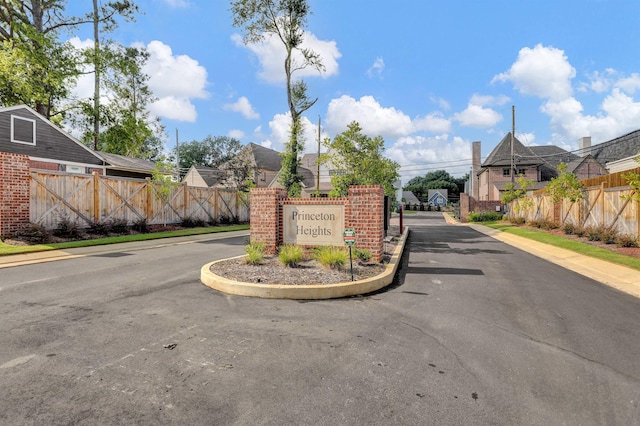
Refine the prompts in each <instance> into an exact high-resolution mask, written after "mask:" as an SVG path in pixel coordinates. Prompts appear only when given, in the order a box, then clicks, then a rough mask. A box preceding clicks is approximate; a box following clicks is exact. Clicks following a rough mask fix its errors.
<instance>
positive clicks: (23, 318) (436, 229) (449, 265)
mask: <svg viewBox="0 0 640 426" xmlns="http://www.w3.org/2000/svg"><path fill="white" fill-rule="evenodd" d="M405 223H406V224H408V225H409V226H410V227H411V234H410V237H409V242H408V245H407V248H406V250H405V256H404V257H403V264H402V266H401V269H400V272H399V275H398V277H397V280H396V282H395V283H394V284H393V285H392V287H391V288H388V289H386V290H385V291H382V292H378V293H376V294H373V295H368V296H364V297H356V298H348V299H340V300H327V301H316V302H299V301H291V300H271V299H254V298H245V297H238V296H228V295H224V294H221V293H218V292H216V291H214V290H212V289H210V288H208V287H205V286H204V285H202V284H200V282H199V269H200V267H201V266H202V265H203V264H205V263H207V262H209V261H211V260H214V259H217V258H223V257H230V256H233V255H237V254H241V253H242V251H243V245H244V243H245V239H244V238H242V237H236V238H231V239H226V240H212V241H205V242H199V243H192V244H180V245H175V246H169V247H162V248H156V249H148V250H140V251H129V252H128V251H126V250H122V251H119V252H112V253H102V254H99V255H97V256H92V257H85V258H76V259H69V260H64V261H58V262H52V263H45V264H37V265H30V266H20V267H14V268H7V269H0V424H2V425H25V424H26V425H28V424H38V425H40V424H47V425H59V424H65V425H66V424H74V425H75V424H86V425H96V424H100V425H103V424H104V425H109V424H140V425H147V424H149V425H150V424H153V425H157V424H181V425H187V424H189V425H200V424H202V425H211V424H216V425H218V424H219V425H227V424H232V425H285V424H291V425H294V424H295V425H297V424H317V425H334V424H346V425H356V424H357V425H360V424H369V425H391V424H394V425H430V424H433V425H443V424H445V425H449V424H452V425H459V424H465V425H473V424H478V425H485V424H498V425H519V424H523V425H563V424H566V425H578V424H580V425H602V424H611V425H618V424H619V425H634V424H640V356H639V355H640V338H639V337H640V336H639V335H640V301H639V300H638V299H636V298H633V297H631V296H629V295H626V294H623V293H620V292H618V291H616V290H612V289H610V288H609V287H606V286H603V285H601V284H599V283H597V282H595V281H591V280H589V279H586V278H583V277H581V276H579V275H577V274H575V273H572V272H568V271H565V270H564V269H562V268H560V267H558V266H556V265H553V264H550V263H548V262H545V261H543V260H540V259H538V258H536V257H533V256H531V255H528V254H526V253H524V252H522V251H520V250H517V249H515V248H512V247H510V246H508V245H505V244H503V243H501V242H498V241H496V240H493V239H491V238H490V237H487V236H485V235H483V234H480V233H478V232H476V231H474V230H472V229H470V228H468V227H464V226H452V225H446V223H445V222H444V220H443V219H442V216H441V215H439V214H435V213H433V214H430V213H423V214H421V215H419V216H413V217H407V218H406V219H405Z"/></svg>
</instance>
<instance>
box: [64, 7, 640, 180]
mask: <svg viewBox="0 0 640 426" xmlns="http://www.w3.org/2000/svg"><path fill="white" fill-rule="evenodd" d="M69 3H70V5H69V7H68V11H69V12H71V13H77V12H80V11H89V10H91V0H72V1H70V2H69ZM137 3H138V5H139V7H140V9H141V10H142V11H143V12H144V14H143V15H139V16H138V17H137V22H135V23H126V22H125V23H122V24H121V25H120V27H119V29H118V30H117V31H116V32H115V33H113V34H112V35H111V37H112V38H113V39H115V40H117V41H119V42H121V43H122V44H125V45H131V44H138V45H144V46H146V47H147V49H148V50H149V52H150V53H151V58H150V61H149V64H148V67H147V69H146V72H147V73H148V74H149V75H150V81H149V85H150V87H151V89H152V90H153V91H154V94H155V95H156V97H157V98H158V101H157V102H156V103H154V104H153V105H151V107H150V110H151V113H152V114H154V115H156V116H159V117H160V118H161V120H162V123H163V124H164V125H165V126H166V133H167V140H166V146H167V148H168V149H171V148H173V147H174V146H175V133H176V129H178V132H179V139H180V141H192V140H202V139H203V138H205V137H206V136H207V135H213V136H221V135H228V136H233V137H236V138H238V139H239V140H240V141H242V142H243V143H249V142H255V143H258V144H262V145H264V146H267V147H270V148H272V149H275V150H278V151H282V150H283V144H284V142H285V141H286V139H287V136H288V135H287V132H288V126H289V121H288V116H287V114H288V108H287V103H286V93H285V89H284V84H283V81H284V70H283V65H282V60H283V57H284V56H283V51H282V49H281V47H280V46H279V45H278V44H277V43H275V42H273V43H269V42H266V43H264V44H261V45H254V46H245V45H243V44H242V42H241V40H240V34H241V31H240V29H237V28H234V27H233V26H232V17H231V14H230V12H229V2H227V1H223V0H138V2H137ZM309 3H310V5H311V8H312V11H313V14H312V15H311V16H310V17H309V20H308V26H307V33H306V35H305V44H306V45H307V46H308V47H310V48H312V49H313V50H315V51H316V52H318V53H319V54H320V55H321V56H322V58H323V62H324V64H325V66H326V70H325V72H324V73H323V74H319V73H317V72H311V71H309V72H304V73H299V74H298V75H299V76H301V77H302V78H304V80H305V82H306V83H307V86H308V93H309V95H310V96H311V97H317V98H318V101H317V103H316V104H315V105H314V106H313V107H312V108H311V109H310V110H308V111H307V113H306V114H305V119H306V120H305V121H306V122H307V125H306V134H307V141H306V144H307V145H306V146H307V148H306V150H307V151H309V152H314V151H316V150H317V136H316V135H317V123H318V118H320V119H321V121H322V136H323V138H324V137H330V138H333V137H334V136H335V135H337V134H339V133H341V132H342V131H344V130H345V129H346V126H347V125H348V124H349V123H350V122H351V121H354V120H355V121H358V122H359V123H360V124H361V126H362V128H363V129H364V132H365V133H367V134H369V135H370V136H378V135H379V136H382V137H383V138H384V139H385V147H386V151H385V153H386V155H387V156H388V157H389V158H392V159H393V160H395V161H397V162H398V163H399V164H400V165H401V170H400V171H401V175H402V179H403V181H404V182H405V183H406V181H408V180H409V179H410V178H411V177H414V176H422V175H424V174H425V173H427V172H428V171H430V170H436V169H446V170H448V171H449V172H450V173H452V174H454V175H457V176H459V175H462V174H464V173H467V172H468V171H469V169H470V166H471V143H472V142H473V141H481V142H482V154H483V156H486V155H488V154H489V153H490V152H491V150H492V149H493V148H494V147H495V145H496V144H497V143H498V142H499V141H500V140H501V139H502V138H503V137H504V135H505V134H506V133H507V132H509V131H510V130H511V107H512V105H513V106H515V116H516V135H517V136H518V138H519V139H520V140H521V141H522V142H523V143H525V144H528V145H546V144H555V145H558V146H561V147H563V148H565V149H567V150H575V149H577V145H578V139H579V138H580V137H582V136H591V137H592V142H593V143H594V144H597V143H599V142H604V141H607V140H610V139H612V138H614V137H617V136H620V135H623V134H625V133H628V132H630V131H633V130H636V129H638V128H640V56H639V55H638V54H639V53H640V2H637V1H635V0H624V1H622V0H464V1H463V0H447V1H442V0H437V1H434V0H395V1H389V0H309ZM74 37H75V39H74V40H73V42H74V43H75V44H77V45H82V44H83V43H88V42H90V40H91V28H89V27H88V26H87V27H85V28H82V29H81V30H80V31H78V32H76V33H75V34H74ZM76 91H77V93H78V94H79V95H81V96H82V95H86V96H90V94H91V91H90V83H89V82H88V81H80V82H79V84H78V87H77V89H76Z"/></svg>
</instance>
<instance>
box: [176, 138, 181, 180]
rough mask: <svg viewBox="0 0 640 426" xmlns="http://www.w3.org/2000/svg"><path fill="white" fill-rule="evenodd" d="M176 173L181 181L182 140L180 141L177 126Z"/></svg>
mask: <svg viewBox="0 0 640 426" xmlns="http://www.w3.org/2000/svg"><path fill="white" fill-rule="evenodd" d="M176 174H177V176H176V177H177V178H178V182H179V181H180V142H178V128H177V127H176Z"/></svg>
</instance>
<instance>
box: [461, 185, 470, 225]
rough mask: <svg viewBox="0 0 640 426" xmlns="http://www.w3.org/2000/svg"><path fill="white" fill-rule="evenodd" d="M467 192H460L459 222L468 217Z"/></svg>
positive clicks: (468, 201) (468, 203) (464, 220)
mask: <svg viewBox="0 0 640 426" xmlns="http://www.w3.org/2000/svg"><path fill="white" fill-rule="evenodd" d="M469 198H470V197H469V194H467V193H466V192H463V193H461V194H460V222H466V221H467V218H468V217H469V212H470V207H471V200H470V199H469Z"/></svg>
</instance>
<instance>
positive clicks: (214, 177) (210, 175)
mask: <svg viewBox="0 0 640 426" xmlns="http://www.w3.org/2000/svg"><path fill="white" fill-rule="evenodd" d="M191 167H192V168H193V169H195V170H196V171H197V172H198V174H200V177H201V178H202V180H204V182H205V183H206V184H207V186H209V187H211V186H213V185H215V184H216V183H218V181H219V180H220V178H221V177H222V174H223V173H222V172H220V171H219V170H216V169H214V168H213V167H207V166H191Z"/></svg>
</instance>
